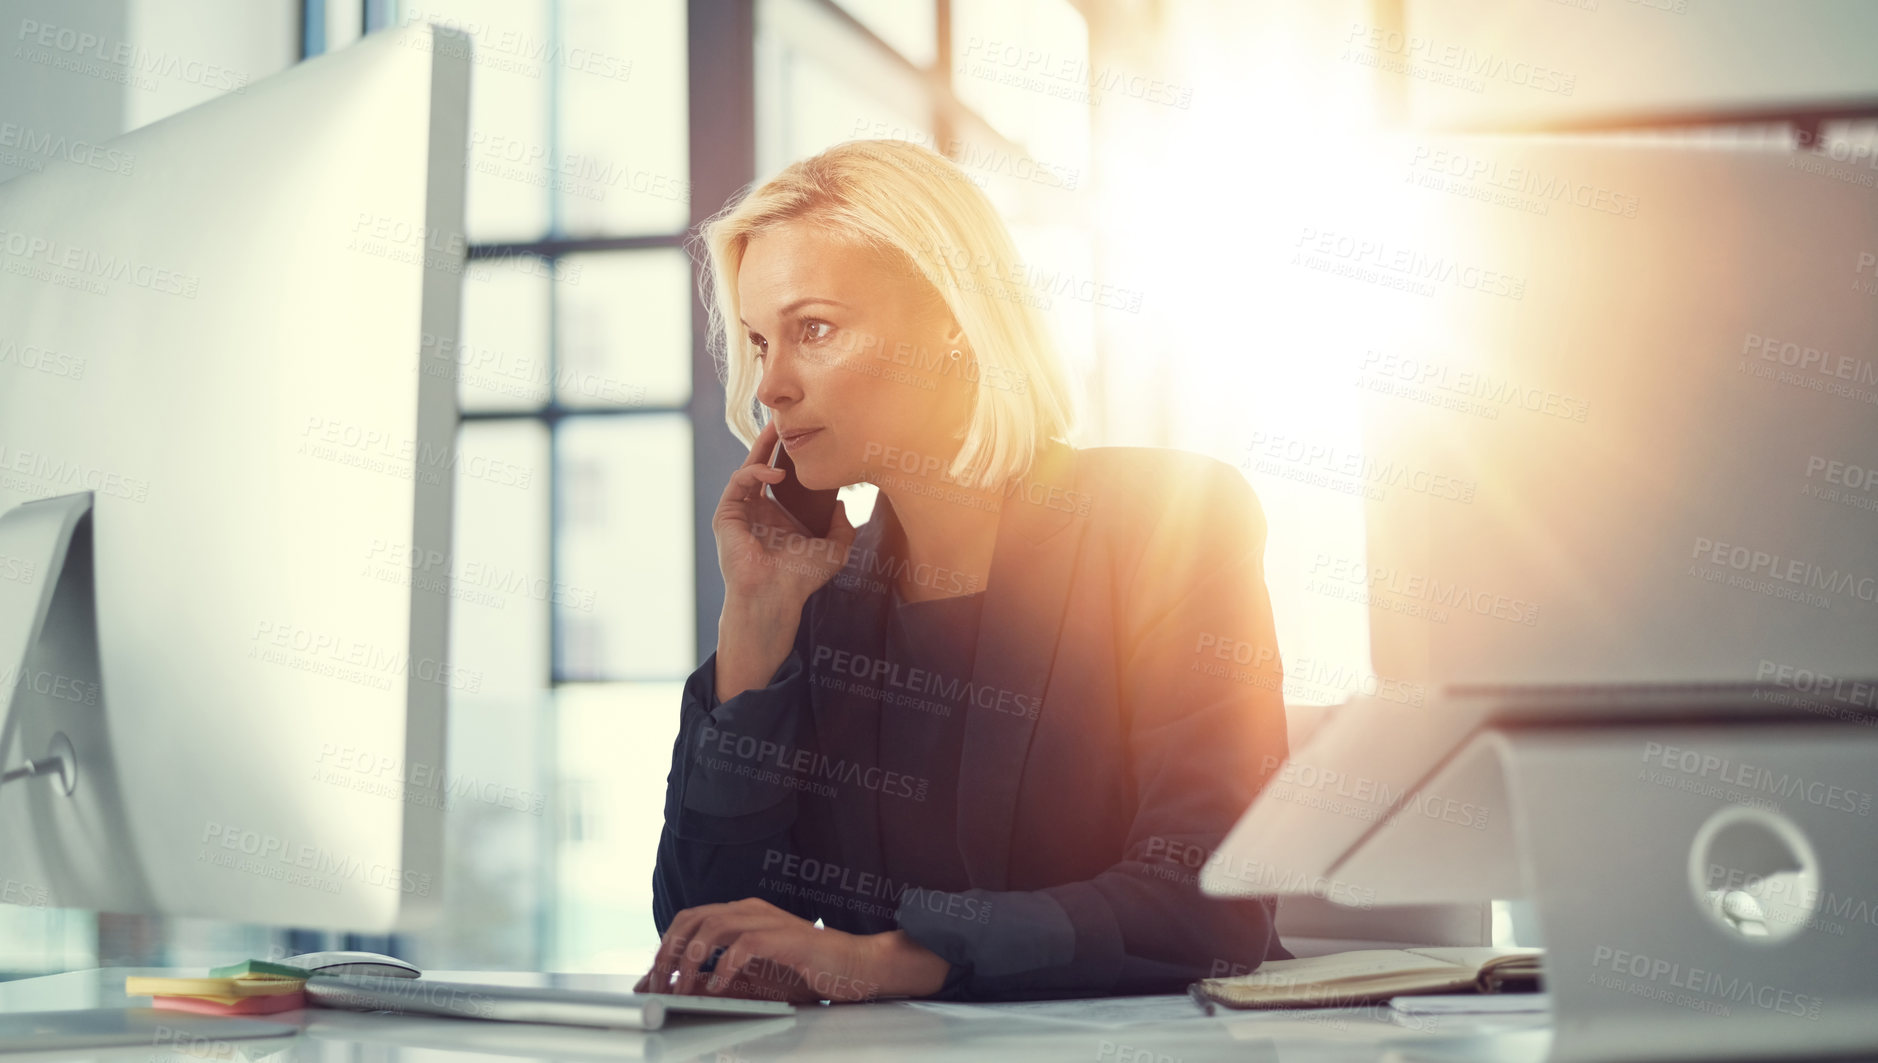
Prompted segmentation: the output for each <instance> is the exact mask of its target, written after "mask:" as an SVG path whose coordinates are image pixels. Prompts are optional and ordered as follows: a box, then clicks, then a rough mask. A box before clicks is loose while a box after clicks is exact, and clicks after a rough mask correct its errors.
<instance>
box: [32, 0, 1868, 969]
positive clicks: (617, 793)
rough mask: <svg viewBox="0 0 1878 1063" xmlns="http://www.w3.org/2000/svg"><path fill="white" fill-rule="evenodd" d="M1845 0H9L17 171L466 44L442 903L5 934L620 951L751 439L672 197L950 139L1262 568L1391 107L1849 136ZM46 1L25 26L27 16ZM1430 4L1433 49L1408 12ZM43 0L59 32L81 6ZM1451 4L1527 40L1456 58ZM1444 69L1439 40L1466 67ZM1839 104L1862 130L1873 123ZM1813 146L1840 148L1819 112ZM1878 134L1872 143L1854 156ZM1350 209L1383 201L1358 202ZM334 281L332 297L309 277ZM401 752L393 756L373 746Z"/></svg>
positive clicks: (705, 194) (1363, 296)
mask: <svg viewBox="0 0 1878 1063" xmlns="http://www.w3.org/2000/svg"><path fill="white" fill-rule="evenodd" d="M1875 11H1878V5H1869V4H1862V3H1859V2H1858V0H1843V2H1830V0H1813V2H1809V3H1803V4H1800V3H1796V4H1781V5H1772V4H1757V3H1752V2H1750V0H1517V2H1514V0H1443V2H1439V3H1436V2H1429V3H1420V2H1416V0H1289V2H1278V0H689V2H687V0H0V30H4V31H5V36H6V38H7V45H6V48H7V52H8V53H9V54H6V55H0V180H3V179H6V178H10V177H14V176H17V175H19V174H22V173H26V172H30V171H34V170H38V169H41V168H43V167H44V166H45V165H47V164H48V163H49V162H50V161H51V160H52V159H54V158H58V157H71V153H72V151H73V148H72V145H73V144H76V143H81V142H90V143H95V142H97V141H99V140H102V139H105V138H108V137H111V136H114V135H117V134H119V133H122V132H125V131H128V130H131V129H135V128H137V127H139V126H142V125H145V124H148V123H150V122H155V121H159V120H161V119H162V118H163V117H165V116H166V115H169V114H173V113H175V112H177V111H179V110H182V109H185V108H187V107H190V106H193V105H195V104H197V103H201V102H203V101H205V100H208V99H211V98H213V97H214V96H216V95H218V94H220V93H222V92H227V91H241V89H242V87H243V86H245V85H246V84H250V83H252V82H254V81H258V80H260V79H262V78H265V77H267V76H269V75H271V74H275V73H277V72H279V71H281V70H283V69H285V68H287V67H289V66H291V65H293V64H294V63H296V62H300V61H303V60H307V59H312V58H315V57H317V56H319V55H320V54H323V53H326V52H330V51H335V50H338V49H343V48H345V47H347V46H349V45H350V44H352V43H354V42H355V41H357V40H358V39H359V38H360V37H361V36H363V35H364V34H367V33H371V32H376V31H379V30H382V29H385V28H388V27H392V26H396V25H399V24H402V23H405V22H409V21H419V20H421V21H433V22H439V23H443V24H446V25H450V26H454V27H457V28H460V29H462V30H464V31H466V32H467V33H469V34H470V35H471V37H472V38H473V39H474V42H475V48H476V53H477V59H476V62H475V65H474V67H473V71H474V73H473V78H474V92H473V113H472V137H471V146H470V152H469V159H468V166H469V189H470V192H469V206H468V234H469V237H470V242H471V247H470V252H469V254H470V258H471V260H472V261H471V266H470V269H469V271H468V273H467V274H466V276H465V279H464V291H465V296H464V306H465V310H464V320H463V323H462V335H461V337H460V342H459V356H458V360H459V363H460V364H461V365H462V374H463V384H462V390H461V405H462V412H463V424H462V428H461V434H460V446H461V448H462V450H463V452H464V455H465V458H466V459H472V460H476V459H488V460H490V461H498V460H499V461H501V462H505V463H508V467H513V468H515V469H519V470H523V471H524V473H525V474H526V475H523V476H517V477H505V478H500V480H501V482H498V480H497V479H492V478H474V479H472V478H462V479H460V481H459V483H458V485H457V506H458V523H457V532H456V535H457V556H456V559H455V564H456V577H457V579H458V580H459V584H458V587H459V593H458V596H457V607H456V611H455V613H454V616H453V625H454V627H453V647H452V653H453V655H454V658H455V660H456V661H457V662H459V663H473V665H474V666H475V667H476V668H478V669H480V670H481V671H482V672H483V674H484V677H485V678H484V683H483V685H482V689H481V690H480V691H478V692H477V693H475V694H473V695H460V696H456V700H455V701H454V702H453V704H452V706H451V720H450V754H449V755H450V762H449V765H448V772H449V775H448V778H447V779H446V782H445V788H446V789H449V790H453V791H455V795H454V797H453V798H452V801H451V806H450V807H451V809H452V812H451V815H450V816H449V817H448V821H449V826H448V832H449V833H448V839H447V846H448V858H447V859H448V879H447V886H446V890H447V892H446V898H447V914H446V916H445V917H444V919H443V920H441V921H440V923H439V924H438V925H436V926H435V927H432V928H429V929H424V930H419V931H415V932H412V933H409V934H401V935H397V936H396V938H395V939H390V938H386V937H383V936H358V935H348V934H343V933H335V932H330V931H325V930H321V929H318V928H298V929H296V928H279V927H272V928H263V927H248V926H238V925H231V924H224V923H217V922H214V921H208V920H193V919H161V918H153V917H125V916H114V915H109V914H99V913H91V912H79V911H63V910H48V909H43V908H33V907H25V906H18V905H7V906H0V976H13V975H20V974H28V973H39V972H43V971H49V970H60V969H70V968H76V967H85V966H91V965H95V964H113V963H140V964H141V963H151V964H158V963H160V964H208V963H214V962H225V961H227V960H228V959H229V958H230V957H231V956H234V955H238V954H254V955H267V954H269V953H270V952H271V953H273V954H280V952H281V950H291V951H300V950H303V949H308V948H315V947H364V948H372V949H379V950H388V951H392V952H396V953H398V954H399V955H402V956H405V957H406V958H408V959H410V960H412V961H414V962H416V963H418V964H419V965H421V966H424V967H430V968H473V967H486V968H534V969H549V970H567V971H579V970H599V971H625V970H634V969H638V968H640V967H642V966H643V964H644V962H645V960H646V958H647V957H648V956H649V954H650V950H651V948H652V946H653V945H654V944H655V943H656V934H655V931H654V928H653V925H652V920H651V912H650V904H651V897H650V885H649V879H650V873H651V867H652V861H653V854H654V847H655V843H656V840H657V837H658V832H659V825H660V817H661V811H660V809H661V804H662V798H663V791H664V785H665V775H666V770H667V766H668V761H669V755H670V747H671V741H672V738H673V735H674V733H675V728H676V711H677V705H678V697H679V689H680V685H681V683H682V680H683V679H684V677H685V676H686V675H687V674H688V673H689V672H690V671H692V670H693V668H695V667H696V666H697V664H698V662H699V660H700V659H701V658H702V657H703V656H704V655H705V654H707V653H708V652H710V649H711V646H712V643H713V642H714V637H715V636H714V629H715V619H716V614H717V608H718V604H719V602H720V601H721V596H722V590H721V587H720V586H719V583H718V580H717V571H716V565H715V559H714V553H713V551H712V547H711V538H710V532H709V528H708V523H707V521H708V515H709V513H710V511H711V509H712V507H713V504H714V502H715V499H716V497H717V495H718V494H719V493H720V491H721V489H722V484H723V481H724V477H725V475H726V474H727V472H728V470H729V469H730V468H731V467H733V466H734V465H735V464H736V463H737V461H738V460H740V458H741V451H742V448H741V447H740V446H739V445H738V444H736V443H735V442H734V440H732V438H731V437H730V435H729V433H728V432H727V430H726V429H725V428H724V424H723V416H722V413H723V410H722V393H721V390H720V389H719V386H718V384H717V381H716V377H715V372H714V369H713V367H712V366H711V364H710V362H709V359H708V355H707V353H706V351H705V349H704V340H703V315H702V311H701V309H700V305H699V301H698V298H697V291H696V287H695V270H694V268H693V266H692V264H691V263H690V261H689V260H688V258H687V255H686V252H685V250H684V246H683V245H684V239H685V235H686V232H687V231H688V229H689V228H690V227H691V226H693V225H695V224H696V223H697V222H698V221H700V220H701V219H703V218H705V217H708V216H709V215H710V214H712V213H713V212H714V211H716V210H717V209H718V208H720V207H721V206H723V205H724V203H725V202H726V201H727V200H728V199H729V198H730V197H731V196H732V195H733V194H734V193H736V192H737V191H738V190H739V189H741V188H743V187H744V186H746V185H747V184H748V183H749V182H750V181H752V180H760V179H762V178H764V177H766V176H768V175H770V174H773V173H774V172H775V171H776V170H778V169H779V168H781V167H782V166H784V165H785V164H787V163H788V162H790V161H791V160H794V159H798V158H801V157H803V156H805V155H809V154H812V153H814V152H816V151H818V150H820V149H822V148H824V147H827V146H829V145H831V144H834V143H838V142H840V141H843V140H848V139H854V138H857V137H895V138H901V139H910V140H915V141H918V142H920V143H924V144H927V145H928V146H932V147H934V148H936V149H937V150H940V151H942V152H944V153H945V154H947V155H949V156H951V157H952V158H954V159H955V160H957V161H958V162H959V163H960V164H961V165H962V166H963V167H964V168H965V170H966V172H967V174H968V175H970V177H971V178H972V180H974V181H975V182H977V183H978V184H980V185H981V186H982V187H983V188H984V189H985V191H986V192H987V193H988V194H989V195H990V196H991V197H992V198H993V200H994V201H995V202H996V203H997V204H998V205H999V207H1000V208H1001V209H1002V210H1003V212H1004V214H1005V217H1006V218H1007V220H1008V221H1009V222H1010V223H1011V225H1012V228H1013V230H1014V233H1015V236H1016V239H1017V243H1018V246H1019V248H1020V251H1021V253H1022V256H1023V262H1022V264H1021V266H1019V265H1017V264H1009V266H1008V267H1006V268H1009V269H1012V270H1021V273H1022V275H1023V276H1024V277H1025V278H1027V279H1028V280H1029V281H1030V282H1031V283H1032V284H1033V285H1034V286H1035V287H1036V289H1037V293H1038V296H1039V299H1038V301H1039V303H1040V304H1041V305H1046V306H1047V308H1048V309H1047V313H1048V316H1049V318H1050V320H1051V322H1052V325H1053V328H1054V332H1055V336H1056V339H1057V342H1058V344H1059V346H1060V348H1061V350H1062V352H1063V355H1064V357H1065V358H1066V360H1067V362H1068V363H1069V365H1070V366H1071V368H1072V370H1073V375H1074V377H1075V379H1076V381H1077V382H1078V385H1079V387H1080V390H1081V395H1080V398H1081V400H1082V402H1083V426H1082V429H1081V431H1080V434H1079V436H1078V438H1077V440H1076V441H1077V442H1078V443H1080V444H1084V445H1091V444H1107V443H1118V444H1147V445H1166V446H1180V447H1186V448H1189V449H1193V450H1198V451H1202V452H1205V453H1209V454H1213V455H1215V456H1217V457H1219V458H1221V459H1222V460H1225V461H1227V462H1229V463H1231V464H1233V465H1236V466H1239V467H1241V468H1244V469H1246V470H1247V475H1248V476H1249V477H1250V478H1251V479H1252V480H1253V482H1254V485H1255V486H1256V488H1257V490H1258V492H1259V495H1260V497H1261V499H1262V500H1263V502H1264V505H1265V508H1266V511H1267V514H1268V518H1269V521H1270V525H1271V533H1270V542H1269V547H1268V554H1267V565H1268V570H1269V571H1271V572H1273V573H1281V574H1289V573H1296V572H1301V571H1304V569H1305V568H1306V567H1307V566H1308V564H1309V563H1310V561H1311V559H1312V557H1313V556H1314V555H1321V554H1325V553H1330V554H1335V555H1338V556H1350V557H1360V556H1361V555H1362V542H1363V532H1362V524H1361V512H1362V497H1361V493H1360V491H1358V492H1351V491H1347V490H1326V489H1324V487H1323V486H1322V484H1321V483H1317V484H1314V483H1311V482H1306V480H1304V479H1300V478H1297V477H1289V476H1284V475H1271V476H1267V475H1263V474H1261V472H1260V471H1259V469H1258V468H1257V463H1256V462H1254V461H1252V460H1250V458H1251V456H1252V455H1253V454H1254V453H1255V452H1256V446H1257V441H1258V440H1259V439H1270V438H1273V437H1287V436H1289V437H1291V438H1298V439H1305V440H1309V441H1311V442H1312V443H1314V444H1316V445H1320V446H1326V447H1347V448H1355V447H1357V446H1358V444H1359V437H1358V424H1357V398H1358V393H1357V390H1356V389H1355V388H1354V387H1352V384H1351V381H1350V379H1349V369H1350V367H1349V365H1348V364H1346V363H1345V362H1343V361H1340V360H1338V359H1336V358H1330V357H1318V356H1317V354H1318V351H1317V345H1318V336H1319V330H1320V328H1321V326H1323V325H1324V324H1325V323H1326V322H1330V321H1334V320H1345V319H1351V318H1362V317H1363V316H1364V315H1365V314H1366V313H1367V307H1366V300H1387V299H1389V298H1391V296H1390V295H1389V294H1388V293H1387V292H1382V291H1377V292H1367V291H1358V292H1352V291H1350V289H1349V287H1348V286H1344V287H1343V288H1340V289H1326V288H1325V287H1324V286H1322V285H1321V284H1318V283H1315V280H1314V279H1313V278H1311V277H1309V276H1304V277H1300V271H1299V270H1297V269H1296V268H1294V267H1293V266H1291V265H1290V264H1289V261H1290V258H1291V256H1292V254H1293V252H1294V249H1295V247H1296V245H1297V243H1298V241H1299V234H1300V231H1301V227H1309V226H1311V225H1313V224H1316V223H1317V221H1318V219H1323V218H1326V217H1329V216H1331V215H1333V214H1340V213H1342V212H1343V211H1345V210H1346V209H1347V208H1348V206H1349V204H1348V202H1347V197H1349V196H1351V195H1355V194H1356V193H1354V192H1352V189H1354V188H1356V187H1357V186H1356V185H1355V184H1354V183H1353V181H1352V179H1353V178H1356V177H1373V176H1374V174H1375V171H1376V169H1377V168H1378V166H1379V165H1380V164H1379V162H1378V160H1379V159H1380V158H1381V157H1382V154H1383V152H1384V151H1385V148H1384V147H1382V146H1381V145H1383V144H1385V143H1386V139H1385V138H1387V137H1388V136H1390V135H1391V134H1392V133H1394V132H1396V131H1399V130H1402V129H1414V128H1442V129H1487V130H1525V131H1539V132H1544V133H1546V134H1548V135H1559V136H1611V135H1624V136H1632V137H1643V138H1651V137H1654V138H1662V137H1670V138H1694V139H1702V138H1708V139H1716V138H1720V139H1727V140H1731V141H1734V142H1743V143H1755V144H1764V145H1765V146H1766V148H1767V150H1778V151H1814V152H1819V151H1822V150H1827V148H1826V147H1825V146H1828V145H1830V146H1837V145H1845V144H1858V143H1862V142H1863V143H1868V142H1869V135H1870V123H1869V116H1870V115H1871V114H1873V113H1878V108H1875V107H1874V106H1873V105H1872V101H1873V100H1874V99H1878V85H1874V82H1878V67H1874V65H1873V64H1872V63H1870V61H1869V57H1870V55H1871V54H1873V53H1872V47H1873V44H1874V42H1878V26H1875V24H1874V12H1875ZM47 27H51V32H50V33H48V32H47ZM1405 27H1406V28H1407V31H1408V32H1413V33H1415V34H1417V35H1418V39H1420V40H1423V41H1424V42H1426V41H1433V42H1435V43H1434V45H1433V46H1432V48H1430V49H1428V50H1424V51H1422V52H1421V53H1420V54H1419V55H1418V54H1416V52H1415V51H1414V50H1413V49H1411V48H1410V47H1409V46H1408V45H1407V44H1405V43H1399V42H1405V41H1406V40H1407V38H1405V37H1401V36H1400V35H1401V34H1402V33H1403V32H1405ZM68 31H69V32H68ZM1449 44H1452V45H1454V46H1456V47H1464V48H1466V49H1471V50H1472V52H1471V54H1475V55H1479V54H1487V55H1489V56H1493V57H1499V58H1500V59H1502V60H1510V61H1511V62H1510V65H1504V64H1503V66H1502V68H1501V69H1504V70H1506V71H1511V72H1510V73H1506V74H1504V75H1503V76H1489V77H1484V78H1472V79H1470V80H1471V81H1472V82H1473V83H1471V84H1458V83H1455V82H1454V80H1453V78H1451V77H1444V75H1448V74H1453V73H1454V70H1453V69H1452V68H1451V65H1450V64H1447V63H1445V61H1444V60H1442V59H1441V55H1442V54H1443V53H1442V52H1440V51H1438V49H1440V48H1445V47H1447V46H1448V45H1449ZM1463 74H1464V72H1463ZM1861 138H1866V139H1864V140H1861ZM1834 150H1836V148H1835V149H1834ZM1867 157H1869V156H1867ZM1370 209H1374V210H1390V209H1394V206H1393V204H1391V203H1390V202H1388V201H1377V202H1373V203H1371V204H1370ZM334 311H335V312H343V308H339V307H335V308H334ZM1272 586H1273V597H1274V605H1275V609H1276V611H1277V620H1278V627H1279V634H1280V640H1281V646H1282V649H1283V651H1284V656H1285V659H1286V661H1287V663H1288V664H1290V663H1292V662H1294V661H1304V662H1309V663H1308V667H1303V668H1299V669H1296V670H1295V671H1296V675H1295V677H1294V679H1293V681H1292V682H1291V683H1290V684H1288V687H1287V690H1286V696H1287V699H1288V700H1289V701H1291V702H1293V703H1297V704H1328V703H1334V702H1336V701H1339V700H1342V699H1343V698H1344V697H1345V696H1346V695H1347V694H1349V693H1350V692H1351V691H1353V690H1361V689H1363V688H1364V686H1365V684H1366V683H1369V682H1372V681H1373V680H1374V677H1373V676H1370V675H1368V674H1367V662H1368V659H1369V657H1368V647H1367V643H1366V625H1365V620H1364V614H1363V612H1362V610H1361V609H1360V608H1357V609H1353V608H1351V605H1350V603H1349V602H1345V601H1335V600H1331V599H1329V598H1326V597H1324V596H1322V595H1311V594H1307V593H1305V592H1303V591H1302V590H1299V589H1298V584H1297V581H1296V580H1293V579H1284V580H1279V579H1274V580H1273V583H1272ZM390 770H392V771H393V772H394V773H395V772H396V771H398V770H400V769H399V768H398V767H397V766H392V768H391V769H390Z"/></svg>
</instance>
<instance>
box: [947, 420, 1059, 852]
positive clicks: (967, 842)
mask: <svg viewBox="0 0 1878 1063" xmlns="http://www.w3.org/2000/svg"><path fill="white" fill-rule="evenodd" d="M1075 464H1076V463H1075V451H1074V450H1072V449H1071V448H1069V447H1067V446H1065V445H1062V444H1056V443H1053V444H1051V445H1050V446H1048V447H1046V448H1045V449H1044V450H1043V451H1041V452H1040V453H1039V455H1038V458H1037V460H1036V462H1035V463H1034V464H1033V465H1032V468H1031V472H1030V474H1029V475H1028V476H1026V477H1025V478H1024V479H1023V480H1022V481H1019V482H1018V484H1017V485H1016V487H1015V488H1014V489H1013V490H1011V491H1009V492H1007V494H1006V496H1005V499H1004V503H1003V506H1002V508H1001V509H1000V511H999V517H998V537H997V546H996V552H995V553H994V554H993V557H992V561H991V576H990V579H989V582H988V583H987V584H986V587H985V602H984V607H983V611H982V613H981V615H980V620H979V625H978V647H977V652H976V654H975V657H974V660H973V665H972V697H971V704H970V707H969V708H968V710H967V712H966V723H965V747H964V751H963V753H962V754H961V757H960V763H959V806H958V807H959V850H960V856H961V857H962V858H963V859H964V862H965V869H966V871H967V873H968V874H969V875H970V876H971V882H972V885H973V886H976V887H980V888H984V889H1005V888H1007V886H1008V875H1009V872H1010V857H1011V836H1012V831H1013V828H1014V827H1015V813H1016V807H1017V797H1018V789H1019V784H1020V783H1021V782H1022V779H1023V769H1024V761H1025V759H1026V757H1027V756H1028V755H1029V751H1030V739H1031V734H1032V732H1034V731H1035V730H1036V726H1037V716H1038V714H1039V713H1041V711H1042V704H1043V694H1044V688H1045V686H1046V685H1047V683H1048V680H1049V676H1050V669H1051V666H1052V665H1053V664H1054V662H1055V658H1056V644H1057V639H1058V635H1059V633H1060V632H1061V630H1062V626H1063V612H1064V608H1065V606H1066V604H1067V602H1068V598H1069V587H1070V581H1071V578H1072V577H1073V576H1074V574H1075V569H1076V559H1077V554H1078V551H1079V549H1080V547H1081V545H1082V535H1083V530H1084V528H1085V526H1086V525H1087V524H1088V520H1087V518H1086V517H1084V516H1082V515H1081V514H1083V513H1086V511H1087V506H1086V501H1087V496H1086V495H1082V494H1077V493H1075V491H1074V487H1075V473H1076V468H1075Z"/></svg>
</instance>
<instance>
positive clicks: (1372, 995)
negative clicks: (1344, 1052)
mask: <svg viewBox="0 0 1878 1063" xmlns="http://www.w3.org/2000/svg"><path fill="white" fill-rule="evenodd" d="M1541 955H1542V953H1541V950H1539V949H1494V948H1426V949H1364V950H1360V951H1357V952H1339V953H1336V954H1334V955H1330V956H1313V957H1311V958H1310V959H1303V960H1267V961H1265V962H1264V963H1262V964H1260V965H1259V969H1258V970H1256V971H1253V972H1252V973H1251V974H1244V975H1237V976H1235V977H1232V978H1206V979H1202V980H1201V981H1198V982H1195V983H1194V984H1193V986H1192V987H1191V989H1190V992H1192V994H1193V996H1194V998H1195V999H1196V1000H1198V1001H1200V1003H1201V1004H1202V1006H1206V1005H1208V1004H1210V1003H1219V1004H1224V1005H1226V1006H1227V1007H1229V1008H1330V1007H1352V1006H1355V1005H1358V1004H1375V1003H1381V1002H1383V1001H1386V1000H1388V999H1389V998H1390V997H1397V996H1407V995H1411V994H1417V993H1458V992H1466V991H1469V990H1472V991H1475V992H1480V993H1500V992H1509V991H1510V992H1522V991H1531V990H1536V989H1538V987H1539V965H1540V957H1541Z"/></svg>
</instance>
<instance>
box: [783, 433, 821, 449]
mask: <svg viewBox="0 0 1878 1063" xmlns="http://www.w3.org/2000/svg"><path fill="white" fill-rule="evenodd" d="M821 434H822V430H821V429H819V428H806V429H802V430H800V431H795V432H784V433H782V444H783V449H784V450H787V451H788V452H789V453H791V454H794V453H795V452H796V450H797V448H799V447H801V446H802V444H804V443H807V442H809V441H811V440H813V439H815V438H816V437H817V436H819V435H821Z"/></svg>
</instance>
